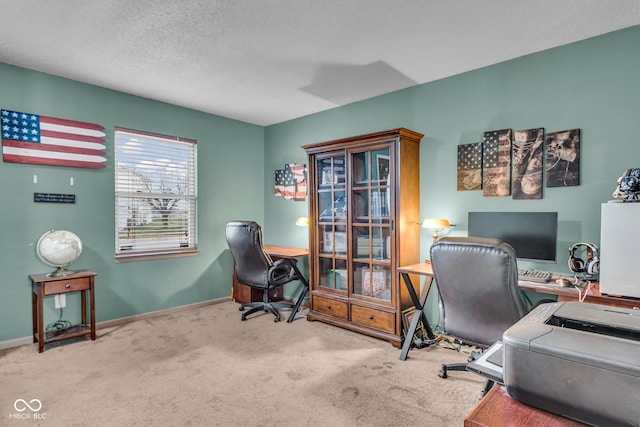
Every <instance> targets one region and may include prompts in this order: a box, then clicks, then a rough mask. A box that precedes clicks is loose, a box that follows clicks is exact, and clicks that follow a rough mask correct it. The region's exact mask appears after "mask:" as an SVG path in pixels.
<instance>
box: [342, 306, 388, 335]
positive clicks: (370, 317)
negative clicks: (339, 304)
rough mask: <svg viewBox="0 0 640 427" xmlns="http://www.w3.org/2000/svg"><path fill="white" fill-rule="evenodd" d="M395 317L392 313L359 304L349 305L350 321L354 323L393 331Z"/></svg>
mask: <svg viewBox="0 0 640 427" xmlns="http://www.w3.org/2000/svg"><path fill="white" fill-rule="evenodd" d="M395 319H396V316H395V314H394V313H389V312H386V311H380V310H375V309H372V308H366V307H360V306H359V305H352V306H351V321H352V322H355V323H361V324H363V325H367V326H371V327H373V328H378V329H383V330H385V331H389V332H392V333H394V332H395V329H396V328H395V324H396V322H395Z"/></svg>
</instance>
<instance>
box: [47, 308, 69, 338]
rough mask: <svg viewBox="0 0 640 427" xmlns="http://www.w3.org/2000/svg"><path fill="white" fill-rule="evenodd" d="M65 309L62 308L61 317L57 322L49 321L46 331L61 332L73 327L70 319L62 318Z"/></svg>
mask: <svg viewBox="0 0 640 427" xmlns="http://www.w3.org/2000/svg"><path fill="white" fill-rule="evenodd" d="M63 311H64V310H63V309H62V308H60V317H59V318H58V320H56V321H55V322H52V323H49V324H48V325H47V326H46V328H44V329H45V332H60V331H64V330H65V329H67V328H70V327H71V322H69V321H68V320H62V313H63Z"/></svg>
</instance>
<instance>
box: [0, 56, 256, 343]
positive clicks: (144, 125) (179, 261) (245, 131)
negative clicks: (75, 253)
mask: <svg viewBox="0 0 640 427" xmlns="http://www.w3.org/2000/svg"><path fill="white" fill-rule="evenodd" d="M0 82H2V85H0V108H4V109H9V110H15V111H23V112H29V113H35V114H43V115H49V116H53V117H60V118H65V119H73V120H80V121H86V122H90V123H99V124H101V125H102V126H104V127H105V129H106V134H107V135H106V138H105V139H106V145H107V150H106V151H107V158H108V160H107V167H106V168H105V169H102V170H88V169H79V168H66V167H53V166H36V165H24V164H16V163H4V162H0V196H1V198H2V201H3V203H2V206H3V208H2V221H0V236H1V238H0V260H1V261H0V265H1V266H2V280H1V281H0V293H1V294H2V298H0V325H1V326H0V341H5V340H12V339H18V338H24V337H28V336H30V335H31V328H32V326H31V296H30V281H29V279H28V275H29V274H33V273H46V272H48V271H50V270H52V268H51V267H49V266H48V265H46V264H44V263H43V262H41V261H40V260H39V259H38V258H37V256H36V253H35V249H34V245H35V243H36V242H37V240H38V238H39V237H40V235H42V234H43V233H44V232H45V231H47V230H51V229H68V230H71V231H73V232H74V233H76V234H77V235H78V236H80V238H81V239H82V241H83V245H84V248H83V252H82V255H81V256H80V258H79V259H78V260H77V261H76V262H75V263H74V264H72V266H71V267H72V268H78V269H79V268H86V269H91V270H94V271H96V272H97V273H98V276H97V278H96V306H97V309H96V313H97V320H98V321H99V322H100V321H105V320H111V319H116V318H120V317H126V316H130V315H134V314H140V313H145V312H150V311H156V310H161V309H165V308H169V307H174V306H179V305H185V304H190V303H194V302H200V301H205V300H210V299H215V298H223V297H226V296H228V295H229V292H230V287H231V275H232V271H233V263H232V259H231V256H230V254H229V251H228V248H227V245H226V241H225V239H224V225H225V224H226V223H227V222H228V221H229V220H232V219H236V218H240V217H244V216H246V214H247V212H250V213H251V217H252V218H255V219H256V220H258V221H262V220H263V217H264V204H263V199H264V194H263V188H262V185H261V184H260V183H261V182H262V179H263V176H264V128H263V127H261V126H255V125H250V124H247V123H242V122H238V121H235V120H230V119H226V118H222V117H217V116H214V115H210V114H205V113H201V112H198V111H193V110H188V109H185V108H180V107H176V106H172V105H168V104H163V103H160V102H155V101H151V100H148V99H144V98H140V97H136V96H131V95H127V94H123V93H119V92H115V91H111V90H106V89H101V88H98V87H95V86H89V85H85V84H82V83H78V82H74V81H71V80H66V79H62V78H58V77H54V76H51V75H47V74H42V73H37V72H34V71H28V70H25V69H22V68H17V67H13V66H10V65H6V64H0ZM114 126H123V127H127V128H132V129H138V130H144V131H150V132H156V133H163V134H168V135H176V136H182V137H186V138H192V139H196V140H197V141H198V185H199V187H198V225H199V227H198V248H199V251H200V252H199V254H198V255H197V256H193V257H187V258H175V259H164V260H157V261H143V262H130V263H120V264H118V263H116V262H115V261H114V233H115V231H114V227H115V219H114V164H113V131H114ZM34 175H37V177H38V178H37V184H34V182H33V181H34V179H33V177H34ZM71 177H73V180H74V185H73V186H71V185H70V178H71ZM256 184H257V185H256ZM35 192H43V193H63V194H75V195H76V203H75V204H55V203H34V202H33V193H35ZM78 306H79V304H78V297H77V294H74V295H73V297H72V296H70V297H68V298H67V309H65V312H64V316H63V318H64V319H66V320H70V321H73V322H77V319H79V310H77V307H78ZM57 317H58V310H54V308H53V300H52V299H51V298H48V301H47V305H46V307H45V324H46V323H48V322H50V321H53V320H57Z"/></svg>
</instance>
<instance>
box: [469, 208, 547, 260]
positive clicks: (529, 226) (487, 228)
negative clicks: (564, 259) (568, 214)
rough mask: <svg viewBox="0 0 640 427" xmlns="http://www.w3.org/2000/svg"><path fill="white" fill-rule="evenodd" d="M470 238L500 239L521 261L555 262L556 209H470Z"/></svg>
mask: <svg viewBox="0 0 640 427" xmlns="http://www.w3.org/2000/svg"><path fill="white" fill-rule="evenodd" d="M468 228H469V232H468V235H469V236H470V237H488V238H493V239H500V240H502V241H504V242H506V243H508V244H510V245H511V246H512V247H513V249H514V250H515V251H516V257H517V258H518V260H523V261H535V262H549V263H555V262H556V246H557V240H558V213H557V212H469V226H468Z"/></svg>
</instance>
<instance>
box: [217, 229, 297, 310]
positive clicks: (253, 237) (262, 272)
mask: <svg viewBox="0 0 640 427" xmlns="http://www.w3.org/2000/svg"><path fill="white" fill-rule="evenodd" d="M225 233H226V238H227V244H228V245H229V249H230V250H231V255H232V256H233V259H234V261H235V264H236V268H235V270H236V271H235V274H236V277H237V278H238V281H240V282H241V283H243V284H245V285H248V286H251V287H252V288H256V289H261V290H262V291H263V292H262V301H258V302H248V303H245V304H242V305H241V306H240V311H244V309H245V308H250V310H249V311H247V312H246V313H243V314H242V320H246V319H247V316H248V315H250V314H253V313H255V312H258V311H265V312H270V313H272V314H273V315H274V316H275V319H274V321H275V322H278V321H280V312H279V311H278V310H277V309H278V308H292V309H293V310H297V309H298V307H299V305H300V304H299V303H300V302H302V301H301V299H303V298H304V296H305V295H306V292H305V293H303V294H302V295H300V296H299V301H298V303H297V304H296V305H295V306H294V305H292V304H289V303H281V302H274V301H271V300H270V299H269V291H271V290H273V289H275V288H278V287H281V286H283V285H285V284H286V283H289V282H291V281H293V280H300V281H301V282H302V283H303V285H304V286H305V287H306V289H308V288H309V284H308V283H307V280H306V279H305V278H304V276H303V275H302V274H301V273H300V270H298V267H297V266H296V261H295V259H289V258H283V259H279V260H276V261H273V260H272V259H271V257H270V256H269V254H267V253H266V252H265V251H264V249H263V247H262V229H261V228H260V226H259V225H258V224H257V223H256V222H254V221H231V222H229V223H228V224H227V226H226V230H225ZM292 318H293V316H292V317H290V319H292Z"/></svg>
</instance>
